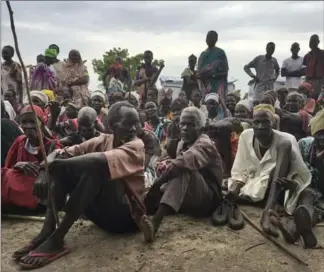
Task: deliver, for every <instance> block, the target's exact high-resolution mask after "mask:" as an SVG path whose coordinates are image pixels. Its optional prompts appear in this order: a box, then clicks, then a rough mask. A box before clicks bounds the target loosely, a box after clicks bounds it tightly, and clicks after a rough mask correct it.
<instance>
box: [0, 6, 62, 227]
mask: <svg viewBox="0 0 324 272" xmlns="http://www.w3.org/2000/svg"><path fill="white" fill-rule="evenodd" d="M6 4H7V8H8V11H9V17H10V25H11V31H12V35H13V39H14V42H15V50H16V54H17V57H18V59H19V62H20V65H21V68H22V70H23V74H24V79H25V85H26V93H27V97H28V102H29V105H30V107H31V110H32V112H33V115H34V119H35V124H36V130H37V136H38V140H39V144H40V149H41V152H42V155H43V158H44V165H45V178H46V179H47V180H48V183H49V184H48V201H49V202H50V205H51V206H52V210H53V213H54V217H55V221H56V224H57V226H59V224H60V220H59V217H58V213H57V210H56V207H55V203H54V200H53V198H52V195H51V180H50V178H49V171H48V163H47V155H46V151H45V146H44V142H43V136H42V132H41V128H40V126H39V123H38V118H37V115H36V112H35V109H34V107H33V103H32V100H31V97H30V91H29V84H28V77H27V71H26V67H25V65H24V62H23V60H22V57H21V54H20V51H19V46H18V38H17V33H16V28H15V22H14V17H13V11H12V8H11V5H10V1H6Z"/></svg>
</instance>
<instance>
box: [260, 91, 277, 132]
mask: <svg viewBox="0 0 324 272" xmlns="http://www.w3.org/2000/svg"><path fill="white" fill-rule="evenodd" d="M276 96H277V94H276V92H275V91H271V90H270V91H265V92H264V93H262V94H261V100H260V103H261V104H269V105H271V106H273V107H274V108H275V112H276V113H275V115H274V118H275V119H274V121H273V128H274V129H280V117H279V115H278V114H277V112H278V111H280V110H279V109H276V107H275V104H276V99H277V98H276ZM280 114H281V111H280Z"/></svg>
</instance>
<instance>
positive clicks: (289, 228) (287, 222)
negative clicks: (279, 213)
mask: <svg viewBox="0 0 324 272" xmlns="http://www.w3.org/2000/svg"><path fill="white" fill-rule="evenodd" d="M270 221H271V223H272V224H273V225H274V226H276V227H277V228H278V229H279V230H280V232H281V234H282V236H283V238H284V239H285V241H286V242H287V243H288V244H294V243H295V242H296V241H297V239H298V235H297V234H296V225H295V222H294V221H293V220H292V219H289V218H285V217H282V218H274V217H272V216H271V217H270Z"/></svg>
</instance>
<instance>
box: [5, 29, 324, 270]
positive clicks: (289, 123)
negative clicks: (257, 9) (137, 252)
mask: <svg viewBox="0 0 324 272" xmlns="http://www.w3.org/2000/svg"><path fill="white" fill-rule="evenodd" d="M217 41H218V34H217V33H216V32H215V31H209V32H208V33H207V36H206V43H207V46H208V48H207V49H206V50H204V51H203V52H202V53H201V55H200V56H199V58H197V57H196V56H194V55H191V56H189V58H188V67H187V68H185V69H184V71H183V72H182V74H181V77H182V79H183V87H182V91H181V92H180V93H179V96H178V97H176V98H174V97H173V93H172V89H168V90H165V89H161V90H158V89H157V88H156V84H155V83H156V81H157V79H158V77H159V75H160V73H161V71H162V69H163V67H164V63H161V64H160V67H154V66H153V65H152V60H153V53H152V51H150V50H147V51H145V52H144V59H143V63H142V64H141V65H139V67H138V71H137V73H136V76H135V78H131V76H130V74H129V71H128V70H127V69H125V67H123V60H122V59H121V58H119V57H118V58H117V59H116V62H115V63H114V64H113V65H112V66H111V67H109V69H107V71H106V73H105V74H104V76H103V83H104V86H105V88H106V90H105V92H103V91H99V90H98V91H92V92H90V91H89V88H88V84H89V74H88V71H87V67H86V65H85V61H83V60H82V58H81V54H80V52H78V51H77V50H71V51H70V53H69V56H68V58H67V59H66V60H64V61H61V60H59V59H58V56H59V53H60V49H59V46H57V45H55V44H52V45H50V46H49V47H48V48H47V49H46V50H45V53H44V55H39V56H37V64H36V65H35V66H34V67H32V68H31V70H30V73H29V78H28V80H27V81H28V84H29V87H30V90H31V91H30V95H31V100H32V101H31V102H32V105H30V104H29V101H28V99H27V100H26V98H24V97H23V96H24V94H23V79H22V67H21V66H20V65H19V64H18V63H17V62H15V61H14V60H13V57H14V53H15V50H14V48H13V47H12V46H5V47H4V48H3V49H2V58H3V60H4V62H3V63H2V67H1V94H2V100H1V167H2V168H1V202H2V212H5V213H24V214H30V213H31V214H34V213H36V214H37V213H43V214H45V222H44V224H43V227H42V229H41V230H40V232H39V234H38V235H37V236H36V237H35V238H34V239H33V240H32V241H31V242H30V243H29V244H28V245H26V246H24V247H22V248H21V249H19V250H17V251H16V252H14V253H13V258H15V259H16V260H19V263H20V266H22V267H24V268H38V267H42V266H45V265H47V264H49V263H50V262H52V261H54V260H56V259H57V258H59V257H61V256H63V255H65V254H67V253H68V252H69V249H68V248H67V247H66V245H65V243H64V237H65V235H66V234H67V233H68V232H69V231H70V228H71V226H72V225H73V223H74V222H75V221H77V220H78V219H79V218H80V217H82V218H85V219H87V220H91V221H92V222H93V223H95V224H96V225H98V226H99V227H100V228H102V229H104V230H107V231H109V232H114V233H124V232H131V231H136V230H140V231H141V232H142V233H143V235H144V239H145V241H146V242H153V240H154V238H155V234H156V233H157V231H158V230H159V227H160V225H161V223H162V221H163V218H164V217H165V216H167V215H169V214H175V213H185V214H188V215H191V216H195V217H208V216H209V217H211V218H212V222H213V223H214V224H215V225H225V224H228V225H229V227H230V228H233V229H240V228H242V227H243V226H244V220H243V217H242V214H241V212H240V210H239V206H238V204H242V203H243V204H248V205H257V206H259V207H260V208H262V209H263V210H262V211H263V212H262V216H261V218H260V224H261V227H262V229H263V231H264V232H265V233H266V234H268V235H271V236H274V237H278V236H279V233H281V234H282V236H283V238H284V240H285V241H286V242H287V243H295V242H296V241H297V240H298V239H300V238H301V239H302V240H303V244H304V247H305V248H314V247H315V246H316V245H317V239H316V236H315V234H314V233H313V230H312V229H313V227H314V226H315V225H316V224H317V223H318V222H320V221H321V220H322V219H323V218H324V196H323V194H324V171H323V169H324V95H323V93H324V51H323V50H321V49H319V43H320V41H319V37H318V35H313V36H311V38H310V42H309V46H310V52H309V53H308V54H307V55H306V56H305V57H303V58H302V57H300V56H298V52H299V49H300V48H299V45H298V43H293V44H292V46H291V53H292V56H291V57H290V58H287V59H286V60H285V61H284V62H283V64H282V67H281V68H280V67H279V64H278V62H277V60H276V58H274V57H273V54H274V52H275V44H274V43H273V42H270V43H268V44H267V46H266V53H265V55H260V56H257V57H256V58H255V59H253V60H252V61H251V62H250V63H248V64H247V65H245V66H244V70H245V71H246V73H247V74H248V75H249V76H250V77H251V78H252V80H253V82H254V83H253V84H254V92H253V96H252V97H244V98H243V99H241V97H240V94H239V92H236V91H233V92H228V90H227V76H228V71H229V65H228V61H227V57H226V54H225V51H224V50H222V49H221V48H219V47H217V46H216V43H217ZM251 69H255V72H256V73H255V74H254V73H253V72H252V71H251ZM280 72H281V75H282V76H283V77H285V78H286V86H285V87H283V88H280V89H278V90H275V89H274V82H275V81H276V79H277V78H278V76H279V74H280ZM303 77H305V79H303ZM34 112H35V113H36V118H35V116H34ZM38 125H39V127H40V130H41V137H42V141H43V143H44V146H45V153H46V156H47V159H46V160H47V164H48V169H49V178H48V177H47V175H46V171H45V163H44V159H45V158H44V155H43V152H42V149H41V148H40V142H41V139H40V137H39V135H38V133H37V129H36V128H37V126H38ZM49 185H51V188H50V192H51V194H50V195H49V194H48V192H49V188H48V187H49ZM53 204H54V205H53ZM61 210H63V211H64V212H65V214H64V217H63V219H62V221H61V222H60V224H59V225H57V224H56V223H57V222H56V220H55V218H56V216H55V214H56V212H57V211H61Z"/></svg>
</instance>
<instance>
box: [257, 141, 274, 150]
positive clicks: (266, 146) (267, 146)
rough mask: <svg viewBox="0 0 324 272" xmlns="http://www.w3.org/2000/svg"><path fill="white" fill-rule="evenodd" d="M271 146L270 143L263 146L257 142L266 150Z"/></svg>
mask: <svg viewBox="0 0 324 272" xmlns="http://www.w3.org/2000/svg"><path fill="white" fill-rule="evenodd" d="M271 144H272V142H270V144H269V145H263V144H261V142H260V141H259V145H260V146H261V147H262V148H264V149H268V148H269V147H270V146H271Z"/></svg>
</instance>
